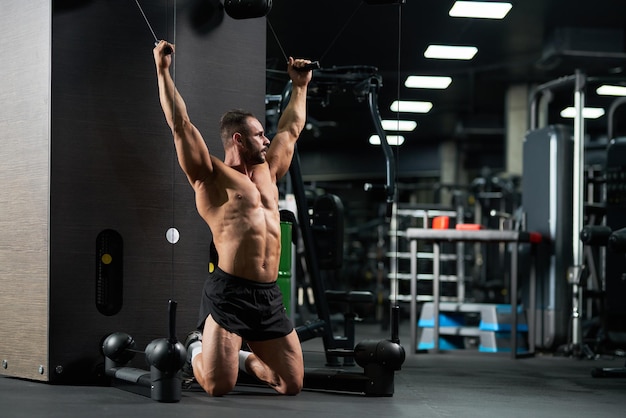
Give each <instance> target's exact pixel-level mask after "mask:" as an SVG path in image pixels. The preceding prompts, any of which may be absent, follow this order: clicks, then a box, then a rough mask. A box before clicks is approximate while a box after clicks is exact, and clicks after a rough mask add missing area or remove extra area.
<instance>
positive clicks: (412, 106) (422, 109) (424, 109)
mask: <svg viewBox="0 0 626 418" xmlns="http://www.w3.org/2000/svg"><path fill="white" fill-rule="evenodd" d="M432 108H433V104H432V103H431V102H417V101H414V102H410V101H404V100H396V101H394V102H393V103H392V104H391V106H390V109H391V111H392V112H409V113H428V112H429V111H430V109H432Z"/></svg>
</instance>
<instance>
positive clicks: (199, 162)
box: [153, 41, 212, 185]
mask: <svg viewBox="0 0 626 418" xmlns="http://www.w3.org/2000/svg"><path fill="white" fill-rule="evenodd" d="M173 53H174V45H172V44H169V43H167V42H166V41H160V42H159V43H158V44H157V45H156V46H155V47H154V50H153V54H154V62H155V65H156V71H157V81H158V85H159V100H160V102H161V107H162V108H163V113H164V114H165V119H166V121H167V124H168V125H169V127H170V129H171V130H172V134H173V135H174V144H175V145H176V153H177V155H178V162H179V164H180V166H181V168H182V169H183V171H184V172H185V174H186V175H187V178H188V179H189V182H190V183H191V184H192V185H194V184H195V183H196V181H199V180H204V179H205V178H206V176H207V175H208V174H209V173H210V172H211V171H212V164H211V158H210V156H209V150H208V148H207V146H206V143H205V142H204V139H203V138H202V135H201V134H200V132H199V131H198V129H197V128H196V127H195V126H194V125H193V124H192V123H191V121H190V119H189V115H188V114H187V106H186V105H185V101H184V100H183V98H182V97H181V95H180V93H179V92H178V90H177V89H176V86H175V84H174V80H173V79H172V76H171V74H170V65H171V63H172V54H173Z"/></svg>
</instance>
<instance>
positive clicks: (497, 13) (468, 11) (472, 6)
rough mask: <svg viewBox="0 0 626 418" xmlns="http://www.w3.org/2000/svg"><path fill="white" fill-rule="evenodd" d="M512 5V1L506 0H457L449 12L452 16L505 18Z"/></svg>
mask: <svg viewBox="0 0 626 418" xmlns="http://www.w3.org/2000/svg"><path fill="white" fill-rule="evenodd" d="M511 7H513V6H512V5H511V3H504V2H495V1H494V2H491V1H490V2H487V1H457V2H456V3H454V6H452V9H450V12H449V13H448V14H449V15H450V16H452V17H475V18H482V19H504V16H506V15H507V13H509V10H511Z"/></svg>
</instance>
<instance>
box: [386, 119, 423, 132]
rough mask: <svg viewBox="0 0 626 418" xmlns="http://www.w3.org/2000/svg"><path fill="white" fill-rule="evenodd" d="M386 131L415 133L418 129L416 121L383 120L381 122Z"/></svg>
mask: <svg viewBox="0 0 626 418" xmlns="http://www.w3.org/2000/svg"><path fill="white" fill-rule="evenodd" d="M381 122H382V125H383V129H384V130H385V131H413V130H415V128H417V122H415V121H414V120H395V119H394V120H383V121H381Z"/></svg>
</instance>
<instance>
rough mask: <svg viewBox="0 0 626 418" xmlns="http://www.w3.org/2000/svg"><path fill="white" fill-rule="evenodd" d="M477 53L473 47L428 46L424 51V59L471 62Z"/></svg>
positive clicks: (476, 49)
mask: <svg viewBox="0 0 626 418" xmlns="http://www.w3.org/2000/svg"><path fill="white" fill-rule="evenodd" d="M477 52H478V48H476V47H475V46H453V45H429V46H428V48H426V51H424V56H425V57H426V58H437V59H450V60H471V59H472V58H474V55H476V53H477Z"/></svg>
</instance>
